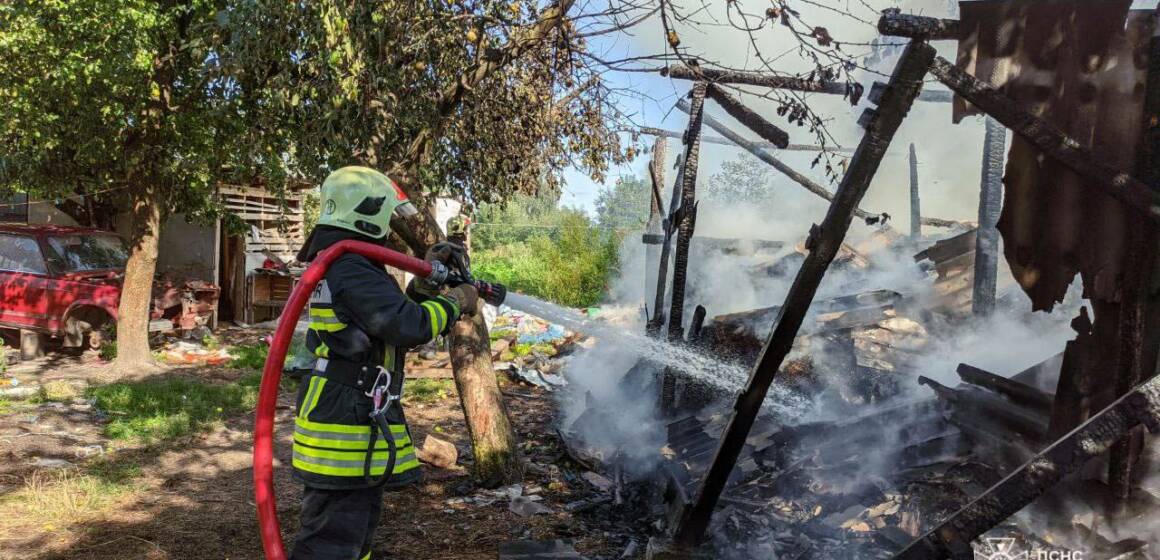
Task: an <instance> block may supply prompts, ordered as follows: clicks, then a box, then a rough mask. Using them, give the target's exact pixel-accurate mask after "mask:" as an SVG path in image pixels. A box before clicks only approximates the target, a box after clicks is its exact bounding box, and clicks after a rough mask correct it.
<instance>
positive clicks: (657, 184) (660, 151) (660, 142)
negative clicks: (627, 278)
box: [644, 136, 668, 320]
mask: <svg viewBox="0 0 1160 560" xmlns="http://www.w3.org/2000/svg"><path fill="white" fill-rule="evenodd" d="M666 151H668V139H667V138H665V137H664V136H658V137H657V138H656V140H655V141H654V142H653V149H652V161H650V162H649V166H648V170H649V180H650V182H651V183H652V201H651V203H650V204H649V211H648V223H647V224H646V226H645V232H646V233H645V235H654V236H656V237H658V241H657V243H656V244H655V245H653V246H650V247H646V248H645V274H644V294H645V300H646V301H648V299H649V296H650V295H655V292H653V290H654V289H656V281H657V265H658V264H660V257H661V248H660V247H659V245H660V239H659V238H661V237H662V233H663V232H664V229H663V227H664V226H663V222H664V218H663V216H664V215H665V203H664V201H663V200H662V198H661V197H662V196H663V193H664V189H665V152H666ZM660 313H662V311H661V309H660V308H659V307H654V308H653V309H652V315H653V316H656V315H658V314H660ZM651 318H652V317H650V320H651Z"/></svg>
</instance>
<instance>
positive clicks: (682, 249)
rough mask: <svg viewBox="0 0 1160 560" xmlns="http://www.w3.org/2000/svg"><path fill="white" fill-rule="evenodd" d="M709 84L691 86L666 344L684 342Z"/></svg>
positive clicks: (697, 83) (696, 83) (700, 83)
mask: <svg viewBox="0 0 1160 560" xmlns="http://www.w3.org/2000/svg"><path fill="white" fill-rule="evenodd" d="M708 86H709V84H707V83H705V82H695V83H694V84H693V101H692V105H691V109H690V110H689V128H688V129H687V130H686V132H685V158H684V163H683V164H682V166H683V169H682V170H681V207H680V208H681V209H680V220H679V221H678V222H677V248H676V254H675V256H674V259H673V297H672V298H670V300H671V301H670V302H669V303H670V306H669V333H668V337H669V341H670V342H671V341H676V340H681V339H682V338H684V330H685V329H684V324H683V319H684V315H685V280H686V278H687V275H688V269H689V242H690V241H691V240H692V239H693V230H694V229H695V228H696V226H697V163H698V162H699V161H700V154H701V123H702V119H703V118H704V116H705V95H706V93H707V90H708Z"/></svg>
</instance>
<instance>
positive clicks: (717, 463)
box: [673, 42, 935, 547]
mask: <svg viewBox="0 0 1160 560" xmlns="http://www.w3.org/2000/svg"><path fill="white" fill-rule="evenodd" d="M934 56H935V49H934V48H933V47H931V46H930V45H928V44H926V43H922V42H912V43H911V44H910V45H909V46H907V47H906V50H905V51H904V52H903V54H902V58H901V59H899V61H898V66H896V67H895V69H894V74H893V75H892V76H891V78H890V85H889V87H888V89H887V91H886V93H885V94H883V96H882V103H881V105H880V106H879V109H878V111H877V116H876V117H874V119H873V120H872V121H871V122H870V123H869V125H868V127H867V129H866V134H865V135H863V136H862V141H861V142H860V143H859V144H858V149H857V151H855V152H854V158H853V159H852V160H851V162H850V167H849V169H848V170H847V171H846V175H845V176H844V177H843V178H842V183H841V185H840V186H839V187H838V191H837V193H836V194H835V195H834V202H833V204H831V205H830V209H829V211H828V212H826V217H825V219H824V220H823V221H822V225H821V226H820V227H819V226H814V227H813V228H812V229H811V231H810V236H809V238H808V239H807V240H806V249H808V250H809V255H808V256H806V260H805V262H803V263H802V267H801V269H800V270H798V274H797V277H796V278H794V282H793V285H792V286H791V287H790V290H789V293H788V294H786V298H785V303H784V304H783V305H782V306H781V309H780V310H779V311H778V315H777V320H776V324H775V326H774V328H773V329H772V331H771V332H770V335H769V338H768V339H767V340H766V342H765V347H764V348H762V350H761V355H760V357H759V358H758V360H757V364H756V365H755V366H754V367H753V371H752V372H751V373H750V376H749V381H748V383H747V384H746V386H745V389H744V391H742V392H741V394H740V395H738V397H737V402H736V404H735V405H734V407H733V410H734V413H733V415H732V417H731V418H730V419H729V423H728V424H727V425H726V427H725V431H724V433H723V435H722V436H721V442H720V444H719V446H718V447H717V452H716V455H715V456H714V457H713V462H712V464H711V465H710V466H709V470H708V472H707V473H706V474H705V478H704V479H703V480H702V481H701V485H700V487H699V488H698V489H697V493H696V495H695V497H694V498H693V501H692V502H691V503H689V504H688V505H687V506H685V508H684V509H683V510H682V511H681V514H680V518H679V520H678V524H677V527H676V530H675V532H674V534H673V541H674V543H675V544H676V545H677V546H682V547H692V546H696V545H697V544H699V543H700V542H701V540H702V539H703V537H704V535H705V530H706V529H707V528H708V526H709V520H710V517H711V516H712V514H713V509H714V508H715V507H716V505H717V500H718V499H719V498H720V496H721V492H722V491H723V490H724V489H725V484H726V482H727V481H728V479H729V474H730V473H731V472H732V471H733V467H734V465H735V464H736V463H737V458H738V457H739V456H740V454H741V450H742V448H743V447H744V446H745V439H746V438H747V437H748V436H749V430H750V429H751V428H752V427H753V422H754V420H755V419H756V418H757V414H758V412H760V411H761V405H762V403H763V402H764V401H765V396H766V394H767V393H768V391H769V386H770V384H772V383H773V380H774V377H775V376H776V375H777V371H778V370H779V369H780V368H781V365H782V363H783V362H784V361H785V357H786V356H787V355H788V354H789V351H790V348H791V347H792V346H793V340H794V338H795V337H796V336H797V333H798V330H799V329H800V328H801V325H802V321H803V320H804V319H805V316H806V312H807V311H809V308H810V304H811V303H812V302H813V299H814V294H816V293H817V290H818V286H819V285H820V284H821V282H822V278H823V277H824V276H825V274H826V269H827V268H828V267H829V265H830V262H832V261H833V260H834V256H835V255H837V253H838V248H839V247H841V245H842V242H843V240H844V239H845V237H846V232H847V231H849V229H850V222H851V221H852V220H853V218H854V212H855V209H856V208H857V207H858V202H859V201H861V200H862V197H863V196H864V195H865V194H866V190H867V189H868V188H869V187H870V181H871V180H872V179H873V178H874V174H875V173H877V171H878V167H879V165H881V163H882V158H883V156H885V155H886V150H887V148H888V147H889V146H890V142H891V140H892V139H893V138H894V134H895V132H897V131H898V127H899V125H901V124H902V120H903V119H904V118H905V117H906V114H907V112H909V111H910V107H911V105H912V104H913V103H914V98H915V97H917V96H918V92H919V91H920V90H921V89H922V80H923V77H924V76H926V72H927V68H929V67H930V63H931V61H932V60H933V59H934Z"/></svg>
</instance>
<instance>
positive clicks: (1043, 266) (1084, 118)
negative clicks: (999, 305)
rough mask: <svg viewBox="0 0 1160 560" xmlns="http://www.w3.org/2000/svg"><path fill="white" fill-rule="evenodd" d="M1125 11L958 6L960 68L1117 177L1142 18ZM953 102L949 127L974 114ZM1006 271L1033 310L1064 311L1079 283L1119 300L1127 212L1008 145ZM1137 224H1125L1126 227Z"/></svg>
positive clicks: (1132, 123)
mask: <svg viewBox="0 0 1160 560" xmlns="http://www.w3.org/2000/svg"><path fill="white" fill-rule="evenodd" d="M1130 6H1131V0H1106V1H1099V2H1092V1H1091V0H1064V1H1032V0H1014V1H984V2H961V3H960V8H961V21H962V29H963V35H962V37H961V41H960V43H959V56H958V64H959V66H960V67H961V68H963V69H965V70H966V71H968V72H970V73H971V74H973V75H975V76H978V77H980V78H983V79H986V80H988V81H990V82H991V83H993V84H995V85H997V86H999V87H1000V88H1001V89H1002V91H1003V92H1004V93H1005V94H1006V95H1008V96H1010V97H1011V98H1013V99H1015V100H1016V101H1018V102H1019V103H1020V104H1021V105H1022V106H1023V107H1026V108H1027V109H1028V110H1030V111H1031V112H1033V113H1034V114H1036V115H1037V116H1040V117H1042V118H1044V119H1046V120H1048V121H1050V122H1051V123H1053V124H1054V125H1055V126H1057V127H1059V128H1060V129H1062V130H1063V131H1064V132H1066V133H1068V134H1069V135H1070V136H1071V137H1072V138H1075V139H1076V140H1077V141H1079V142H1080V143H1082V144H1084V145H1085V146H1087V147H1089V148H1090V149H1091V150H1092V151H1093V152H1094V153H1095V154H1096V155H1098V156H1100V157H1101V158H1103V159H1104V160H1105V161H1106V162H1107V163H1109V164H1111V165H1114V166H1116V167H1119V168H1122V169H1125V170H1132V169H1133V168H1134V167H1135V159H1136V150H1137V146H1138V145H1139V142H1140V137H1141V124H1142V123H1141V120H1142V117H1141V115H1142V111H1143V94H1144V80H1145V70H1146V65H1147V54H1146V53H1147V51H1146V46H1147V43H1148V37H1149V36H1150V35H1151V31H1152V20H1151V17H1150V16H1151V11H1132V12H1130V13H1129V7H1130ZM972 109H973V108H971V107H967V106H965V104H964V103H963V102H962V101H961V100H958V99H956V102H955V121H956V122H958V121H959V120H960V119H961V118H962V117H963V116H964V115H968V114H973V110H972ZM1004 184H1005V185H1006V189H1005V193H1004V204H1003V214H1002V217H1001V218H1000V221H999V230H1000V231H1001V232H1002V234H1003V240H1004V244H1005V253H1006V257H1007V262H1008V263H1009V264H1010V266H1011V270H1012V272H1013V273H1014V275H1015V278H1016V280H1017V281H1018V282H1019V283H1020V285H1021V286H1022V287H1023V289H1024V291H1026V292H1027V294H1028V295H1029V296H1031V299H1032V302H1033V304H1034V307H1035V308H1036V309H1050V308H1051V307H1052V306H1053V305H1054V304H1055V303H1056V302H1058V301H1061V300H1062V298H1063V296H1064V294H1065V293H1066V291H1067V287H1068V285H1069V284H1071V282H1072V279H1073V278H1074V276H1075V274H1076V273H1077V272H1080V273H1082V275H1083V278H1084V289H1085V290H1084V291H1085V295H1086V296H1087V297H1091V298H1098V299H1102V300H1105V301H1112V302H1114V301H1119V298H1120V294H1119V291H1120V289H1119V287H1120V279H1121V277H1122V270H1121V263H1122V261H1123V252H1124V236H1125V233H1126V232H1125V222H1126V220H1127V219H1128V218H1129V214H1128V213H1127V211H1126V210H1125V209H1124V208H1123V207H1122V206H1121V204H1120V203H1119V202H1116V201H1115V200H1113V199H1112V198H1110V197H1108V196H1106V195H1104V194H1101V193H1099V192H1098V191H1097V190H1095V189H1092V188H1087V187H1085V186H1083V185H1082V184H1081V183H1080V179H1079V177H1078V176H1076V175H1075V174H1074V173H1073V172H1071V171H1069V170H1068V169H1066V168H1064V167H1062V166H1061V165H1059V164H1057V163H1055V162H1054V161H1052V160H1051V159H1049V158H1046V157H1045V156H1043V155H1042V154H1041V153H1040V152H1039V151H1038V150H1036V149H1035V148H1034V147H1032V146H1030V145H1029V144H1028V143H1026V142H1024V141H1023V140H1021V139H1020V138H1018V137H1016V138H1015V139H1014V141H1013V142H1012V145H1011V151H1010V153H1009V155H1008V160H1007V171H1006V176H1005V177H1004ZM1133 218H1134V217H1133Z"/></svg>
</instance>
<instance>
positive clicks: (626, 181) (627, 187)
mask: <svg viewBox="0 0 1160 560" xmlns="http://www.w3.org/2000/svg"><path fill="white" fill-rule="evenodd" d="M651 204H652V183H651V182H650V181H649V180H647V179H641V178H639V177H636V176H625V177H621V178H620V180H618V181H617V182H616V184H615V185H613V186H612V188H606V189H602V190H601V191H600V192H599V193H598V194H597V195H596V221H597V223H599V224H600V225H601V227H605V228H609V229H614V230H617V231H622V230H637V229H641V228H643V227H644V225H645V223H647V222H648V213H649V205H651Z"/></svg>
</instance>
